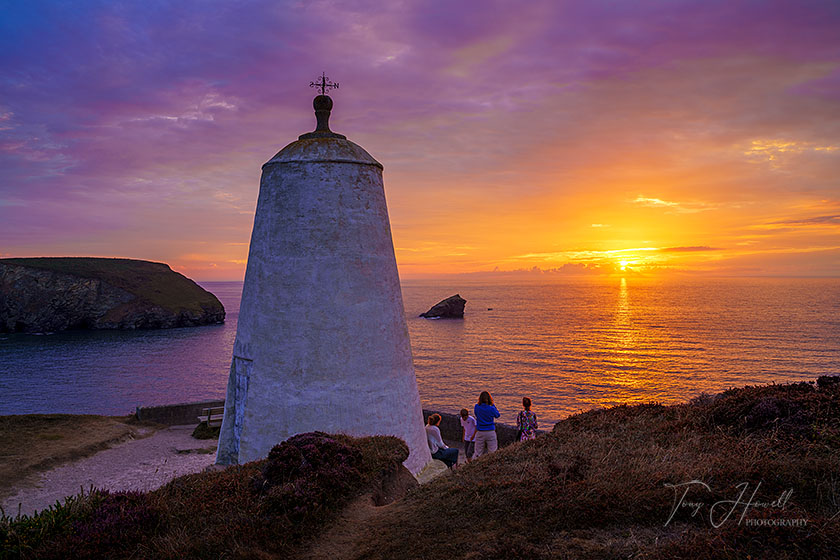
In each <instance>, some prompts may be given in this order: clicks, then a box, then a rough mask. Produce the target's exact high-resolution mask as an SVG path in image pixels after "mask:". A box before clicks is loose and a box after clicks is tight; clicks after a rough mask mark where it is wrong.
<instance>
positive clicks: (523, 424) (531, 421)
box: [516, 397, 537, 441]
mask: <svg viewBox="0 0 840 560" xmlns="http://www.w3.org/2000/svg"><path fill="white" fill-rule="evenodd" d="M522 408H523V410H522V411H521V412H520V413H519V416H517V417H516V429H517V430H519V441H525V440H526V439H534V438H535V437H537V415H536V414H534V413H533V412H531V399H529V398H528V397H524V398H523V399H522Z"/></svg>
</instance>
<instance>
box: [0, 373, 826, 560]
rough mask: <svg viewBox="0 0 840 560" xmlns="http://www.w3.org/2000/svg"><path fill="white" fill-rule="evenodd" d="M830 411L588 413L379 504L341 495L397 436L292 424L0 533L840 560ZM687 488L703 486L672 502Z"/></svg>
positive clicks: (334, 551)
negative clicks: (301, 431) (164, 479)
mask: <svg viewBox="0 0 840 560" xmlns="http://www.w3.org/2000/svg"><path fill="white" fill-rule="evenodd" d="M839 418H840V384H838V383H821V384H819V385H818V386H815V385H813V384H807V383H799V384H790V385H778V386H776V385H771V386H761V387H747V388H744V389H738V390H732V391H727V392H725V393H723V394H721V395H718V396H716V397H704V398H701V399H697V400H696V401H695V402H693V403H691V404H685V405H678V406H667V407H666V406H661V405H657V404H648V405H638V406H618V407H614V408H611V409H608V410H598V411H591V412H587V413H583V414H579V415H575V416H572V417H570V418H568V419H567V420H564V421H562V422H560V423H558V424H557V425H556V426H555V428H554V430H553V431H552V432H551V433H548V434H546V435H544V436H542V437H539V438H537V439H536V440H533V441H526V442H522V443H518V444H513V445H511V446H509V447H507V448H504V449H501V450H499V451H498V452H496V453H493V454H491V455H488V456H484V457H481V458H480V459H478V460H476V461H473V462H471V463H469V464H467V465H465V466H463V467H461V468H459V469H458V470H456V471H454V472H452V473H449V474H447V475H444V476H442V477H440V478H438V479H435V480H434V481H432V482H430V483H428V484H426V485H423V486H420V487H417V488H414V489H412V490H410V491H409V492H408V493H407V494H406V495H405V497H404V498H402V499H401V500H398V501H396V502H394V503H392V504H390V505H387V506H385V507H381V508H372V507H371V506H370V504H365V503H361V504H360V503H359V502H358V501H356V502H353V501H352V500H353V498H354V497H355V496H358V495H359V492H362V491H367V492H369V491H370V490H371V485H372V483H373V482H375V481H376V480H377V478H379V479H380V480H381V479H382V474H383V473H388V472H391V473H393V472H395V471H394V469H395V467H398V466H399V462H400V461H402V460H403V459H404V458H405V456H406V455H407V449H406V448H405V446H404V444H402V442H399V441H398V440H396V439H395V438H381V437H380V438H361V439H352V438H347V437H346V436H334V437H332V438H329V437H326V436H325V435H324V434H317V433H316V434H305V435H302V436H296V438H294V439H295V441H296V442H297V443H294V442H293V444H290V443H289V442H291V441H292V440H289V442H286V443H284V444H283V446H288V445H292V446H293V447H294V448H289V447H284V448H283V449H280V448H281V447H283V446H278V448H275V449H276V450H277V451H273V452H272V455H271V457H273V458H271V457H270V458H269V459H268V460H267V461H261V462H256V463H249V464H247V465H243V466H241V467H233V468H229V469H226V470H224V471H222V472H216V473H203V474H196V475H189V476H186V477H182V478H179V479H176V480H175V481H173V482H171V483H170V484H168V485H167V486H165V487H163V488H161V489H159V490H157V491H155V492H152V493H149V494H142V495H116V496H115V495H110V496H109V495H98V496H94V497H92V498H89V499H87V500H79V501H78V503H73V504H71V506H72V507H68V508H59V509H56V510H54V511H53V510H50V511H49V512H47V513H46V514H45V515H43V516H42V517H41V518H38V519H23V520H21V519H18V520H5V522H6V526H5V529H4V526H3V524H2V523H0V542H2V541H3V539H4V538H5V542H7V543H11V545H13V546H16V547H18V548H17V550H25V554H23V555H22V556H24V557H39V558H40V557H50V556H49V553H50V551H51V550H52V551H63V552H66V551H67V550H74V551H77V552H78V551H79V550H84V547H86V546H87V547H91V546H101V547H104V548H106V549H107V550H108V551H109V555H110V556H111V557H113V558H129V557H130V558H295V557H298V558H309V557H317V558H329V559H330V560H341V559H350V558H352V559H380V558H388V559H389V560H390V559H393V560H408V559H423V558H453V559H464V560H481V559H485V558H486V559H491V558H492V559H494V560H496V559H499V558H532V559H549V558H639V559H656V560H665V559H671V558H691V559H700V558H721V559H735V558H780V559H781V558H785V559H787V558H840V437H838V431H840V422H838V419H839ZM272 461H274V463H272ZM689 481H701V482H702V483H703V484H705V485H706V486H705V487H704V486H701V485H699V484H692V485H691V486H689V487H687V489H688V492H687V494H686V497H685V500H684V503H685V504H686V507H679V508H675V499H676V497H677V496H678V495H681V491H679V490H675V488H674V485H681V484H684V483H688V482H689ZM742 484H747V485H748V486H747V487H746V488H747V493H746V495H745V496H744V497H743V498H742V500H741V504H740V505H736V504H735V501H736V500H737V498H738V496H739V493H740V490H741V489H743V488H744V487H743V486H740V487H739V485H742ZM380 490H383V491H385V490H386V489H385V488H384V485H382V484H380ZM754 490H755V491H756V493H755V496H754V497H751V495H752V492H753V491H754ZM384 493H387V491H385V492H384ZM787 493H789V494H787ZM785 495H789V498H788V501H787V502H786V503H785V504H783V505H782V504H776V505H772V504H770V502H772V501H774V500H778V499H779V498H782V497H784V496H785ZM727 501H729V503H728V504H727ZM747 501H752V502H753V504H754V505H753V506H752V507H751V508H745V507H744V502H747ZM689 502H692V503H694V504H697V505H696V507H697V508H698V509H697V511H698V513H697V514H696V515H694V514H693V513H692V512H693V510H694V507H695V506H692V507H687V505H688V503H689ZM755 502H764V503H765V504H764V505H761V504H755ZM383 503H384V502H383ZM715 503H717V504H718V505H717V506H716V507H717V510H716V514H715V515H714V516H712V515H711V513H712V511H713V508H712V505H713V504H715ZM347 504H350V505H349V507H347V508H345V506H347ZM721 504H723V505H721ZM733 506H734V510H733V514H732V516H731V518H730V519H728V520H725V519H724V518H723V515H724V514H725V512H726V511H727V510H728V509H730V508H732V507H733ZM342 510H343V513H342ZM744 512H746V513H744ZM672 513H674V514H673V517H672V518H671V519H670V520H669V518H670V517H671V514H672ZM742 513H744V518H745V519H747V520H752V522H765V523H770V524H772V523H776V524H778V523H782V522H783V523H788V522H789V520H793V519H805V520H807V524H806V525H804V526H785V525H781V526H771V525H765V526H756V525H748V524H747V523H746V522H741V523H739V521H738V520H739V518H740V517H741V515H742ZM712 521H714V522H715V523H717V524H718V526H714V524H713V523H712ZM138 527H140V529H138ZM3 530H5V531H6V536H5V537H3ZM84 535H89V536H87V537H85V536H84ZM91 539H93V540H91ZM313 543H314V544H315V545H316V546H314V547H313V546H312V545H313ZM24 545H25V546H24ZM51 547H52V548H51ZM96 550H97V549H96V548H88V551H89V552H90V555H89V556H90V557H96V556H95V553H96ZM45 555H46V556H45ZM77 556H78V554H77ZM82 556H84V555H82ZM82 556H80V557H82ZM0 557H2V554H0ZM54 557H56V558H58V557H62V556H60V554H58V553H57V552H56V554H55V555H54Z"/></svg>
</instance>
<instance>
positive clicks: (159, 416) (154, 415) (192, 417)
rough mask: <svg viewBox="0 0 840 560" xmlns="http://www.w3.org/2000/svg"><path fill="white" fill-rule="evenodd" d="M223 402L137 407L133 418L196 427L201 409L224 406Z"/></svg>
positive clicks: (168, 424) (169, 424)
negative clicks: (193, 425)
mask: <svg viewBox="0 0 840 560" xmlns="http://www.w3.org/2000/svg"><path fill="white" fill-rule="evenodd" d="M224 405H225V401H222V400H215V401H201V402H194V403H181V404H165V405H161V406H138V407H137V411H136V412H135V413H134V416H135V417H136V418H137V419H138V420H141V421H143V422H155V423H157V424H164V425H167V426H184V425H186V424H195V425H198V418H197V417H198V416H199V415H200V414H201V409H202V408H211V407H217V406H224Z"/></svg>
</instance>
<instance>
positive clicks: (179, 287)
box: [0, 257, 225, 333]
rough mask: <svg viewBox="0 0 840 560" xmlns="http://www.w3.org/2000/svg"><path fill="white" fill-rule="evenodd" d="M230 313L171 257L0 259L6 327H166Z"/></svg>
mask: <svg viewBox="0 0 840 560" xmlns="http://www.w3.org/2000/svg"><path fill="white" fill-rule="evenodd" d="M224 320H225V309H224V307H223V306H222V304H221V303H220V302H219V300H218V299H217V298H216V296H214V295H213V294H211V293H210V292H208V291H206V290H204V289H203V288H201V287H200V286H199V285H198V284H196V283H195V282H193V281H192V280H190V279H189V278H187V277H185V276H183V275H181V274H178V273H177V272H175V271H173V270H172V269H171V268H169V266H168V265H166V264H163V263H154V262H149V261H138V260H132V259H102V258H86V257H49V258H30V259H0V332H25V333H38V332H55V331H63V330H68V329H165V328H172V327H193V326H198V325H209V324H216V323H223V322H224Z"/></svg>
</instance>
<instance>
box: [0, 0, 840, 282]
mask: <svg viewBox="0 0 840 560" xmlns="http://www.w3.org/2000/svg"><path fill="white" fill-rule="evenodd" d="M2 6H3V8H2V17H0V53H2V54H0V255H2V256H4V257H16V256H68V255H76V256H121V257H131V258H139V259H148V260H154V261H163V262H167V263H169V264H170V265H171V266H172V267H173V268H175V269H176V270H178V271H179V272H183V273H184V274H187V275H188V276H190V277H192V278H195V279H199V280H227V279H231V280H238V279H241V278H242V277H243V275H244V269H245V262H246V259H247V252H248V242H249V238H250V234H251V227H252V224H253V217H254V209H255V206H256V199H257V193H258V188H259V179H260V166H261V165H262V164H263V163H264V162H266V161H267V160H268V159H269V158H270V157H271V156H272V155H274V153H276V152H277V151H278V150H279V149H280V148H282V147H283V146H284V145H286V144H287V143H289V142H290V141H292V140H295V139H297V136H298V135H299V134H302V133H304V132H307V131H310V130H312V129H313V128H314V117H313V113H312V105H311V102H312V97H313V95H314V90H312V89H310V88H309V87H308V85H309V82H310V81H311V80H314V79H315V78H316V77H317V76H319V75H320V74H321V72H322V71H324V72H326V75H327V76H328V77H330V78H331V79H333V80H334V81H337V82H339V83H340V89H339V90H338V91H337V92H335V93H334V94H332V96H333V99H334V101H335V107H334V110H333V116H332V119H331V125H332V128H333V130H335V131H337V132H340V133H342V134H345V135H347V137H348V138H349V139H350V140H353V141H354V142H356V143H358V144H360V145H361V146H363V147H364V148H365V149H366V150H367V151H368V152H370V154H371V155H373V156H374V157H375V158H376V159H377V160H379V161H380V162H382V164H383V165H384V166H385V190H386V196H387V199H388V205H389V210H390V216H391V227H392V232H393V236H394V244H395V247H396V254H397V262H398V265H399V269H400V273H401V275H402V277H403V278H411V277H421V276H424V275H440V274H452V273H466V272H479V271H485V272H489V271H512V270H522V269H532V268H533V267H537V268H538V269H542V270H544V271H546V270H551V271H553V272H556V273H557V274H605V273H617V272H618V271H619V270H620V268H621V267H622V266H624V267H625V273H635V274H646V275H657V274H668V273H690V274H715V275H792V276H840V2H837V1H836V0H827V1H823V2H810V1H798V0H796V1H795V0H790V1H786V2H770V1H767V2H760V1H750V2H746V1H736V0H725V1H720V2H718V1H710V0H703V1H697V2H679V1H667V2H665V1H662V2H652V1H645V0H639V1H632V2H631V1H627V2H620V1H612V2H599V1H586V2H583V1H581V2H556V1H528V2H494V1H486V0H485V1H481V2H465V1H464V2H451V1H446V2H444V1H440V2H429V1H422V2H421V1H393V2H391V1H389V2H317V1H301V2H279V1H277V0H264V1H260V0H257V1H247V2H213V1H200V2H199V1H177V2H175V1H173V2H163V1H143V2H140V1H136V2H132V1H123V2H113V1H111V0H107V1H101V2H89V1H82V0H78V1H72V2H70V1H66V2H65V1H62V2H59V1H51V2H41V1H27V2H15V1H4V2H2ZM622 263H623V264H622Z"/></svg>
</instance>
